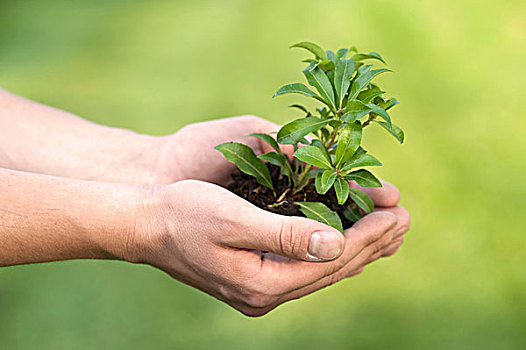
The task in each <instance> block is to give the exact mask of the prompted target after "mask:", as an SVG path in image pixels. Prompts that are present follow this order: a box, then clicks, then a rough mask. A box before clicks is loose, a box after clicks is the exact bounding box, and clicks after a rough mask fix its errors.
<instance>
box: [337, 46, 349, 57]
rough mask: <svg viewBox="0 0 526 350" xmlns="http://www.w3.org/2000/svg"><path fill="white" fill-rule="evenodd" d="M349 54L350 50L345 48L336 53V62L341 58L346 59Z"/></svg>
mask: <svg viewBox="0 0 526 350" xmlns="http://www.w3.org/2000/svg"><path fill="white" fill-rule="evenodd" d="M347 53H349V49H347V48H343V49H339V50H338V51H336V58H335V59H336V60H339V59H340V58H343V59H345V57H346V56H347Z"/></svg>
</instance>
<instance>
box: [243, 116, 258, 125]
mask: <svg viewBox="0 0 526 350" xmlns="http://www.w3.org/2000/svg"><path fill="white" fill-rule="evenodd" d="M239 119H240V120H241V122H243V123H247V124H252V123H258V122H259V121H261V118H260V117H258V116H256V115H253V114H246V115H242V116H240V117H239Z"/></svg>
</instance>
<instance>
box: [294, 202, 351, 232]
mask: <svg viewBox="0 0 526 350" xmlns="http://www.w3.org/2000/svg"><path fill="white" fill-rule="evenodd" d="M294 204H297V205H299V207H300V211H301V212H302V213H303V214H305V216H306V217H308V218H309V219H312V220H316V221H319V222H321V223H322V224H325V225H328V226H330V227H334V228H335V229H337V230H338V231H340V232H342V233H343V226H342V222H341V220H340V217H339V216H338V214H336V213H335V212H333V211H332V210H330V209H329V208H327V206H325V204H323V203H319V202H294Z"/></svg>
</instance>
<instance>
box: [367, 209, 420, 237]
mask: <svg viewBox="0 0 526 350" xmlns="http://www.w3.org/2000/svg"><path fill="white" fill-rule="evenodd" d="M375 211H388V212H390V213H393V214H395V215H396V217H397V219H398V223H397V225H398V227H397V231H396V232H395V236H394V238H398V237H400V236H402V235H403V234H405V233H406V232H407V231H408V230H409V226H410V225H411V217H410V216H409V213H408V212H407V210H406V209H405V208H404V207H401V206H397V207H392V208H376V209H375Z"/></svg>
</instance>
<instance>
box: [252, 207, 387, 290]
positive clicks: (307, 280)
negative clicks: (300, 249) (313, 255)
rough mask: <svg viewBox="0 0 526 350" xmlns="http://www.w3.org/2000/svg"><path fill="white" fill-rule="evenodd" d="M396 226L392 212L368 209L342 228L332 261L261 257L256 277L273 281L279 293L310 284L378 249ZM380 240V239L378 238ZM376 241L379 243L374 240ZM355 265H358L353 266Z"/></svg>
mask: <svg viewBox="0 0 526 350" xmlns="http://www.w3.org/2000/svg"><path fill="white" fill-rule="evenodd" d="M395 226H396V216H395V215H394V214H392V213H389V212H377V213H371V214H369V215H367V216H365V217H364V218H363V219H361V220H360V221H358V222H357V223H355V224H354V226H353V227H351V228H350V229H348V230H345V231H344V238H345V246H344V250H343V253H342V254H341V255H340V256H339V257H338V258H336V259H335V260H333V261H330V262H323V263H309V262H303V261H288V262H283V261H273V260H269V261H265V262H264V264H263V266H262V270H261V273H260V278H262V279H263V280H266V281H273V284H274V285H275V286H276V289H279V290H280V291H281V292H282V293H285V292H287V291H291V290H295V289H299V288H301V287H304V286H307V285H309V284H312V283H314V282H316V281H318V280H320V279H322V278H324V277H326V276H329V275H332V274H334V273H336V272H337V271H339V270H340V269H342V268H344V267H345V266H346V265H347V264H348V263H349V262H350V261H351V260H353V259H354V258H355V257H357V256H358V255H359V254H360V253H362V252H363V251H365V254H369V253H370V251H371V250H373V251H380V250H381V249H382V248H383V247H384V244H386V242H385V241H381V238H382V237H384V235H385V237H387V238H386V239H387V240H389V241H390V240H391V239H392V232H391V229H392V228H393V227H395ZM380 241H381V242H380ZM378 242H380V243H378ZM356 267H359V266H356Z"/></svg>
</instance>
